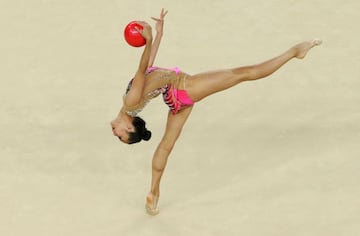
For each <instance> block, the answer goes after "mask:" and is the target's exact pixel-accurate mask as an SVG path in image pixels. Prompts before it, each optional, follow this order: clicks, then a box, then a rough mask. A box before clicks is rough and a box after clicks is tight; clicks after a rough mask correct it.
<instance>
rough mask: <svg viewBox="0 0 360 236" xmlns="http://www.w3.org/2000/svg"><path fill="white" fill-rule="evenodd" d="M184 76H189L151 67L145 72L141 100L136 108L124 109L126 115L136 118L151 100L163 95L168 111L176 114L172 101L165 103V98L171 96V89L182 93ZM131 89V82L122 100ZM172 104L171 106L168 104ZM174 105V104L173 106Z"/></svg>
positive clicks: (171, 99)
mask: <svg viewBox="0 0 360 236" xmlns="http://www.w3.org/2000/svg"><path fill="white" fill-rule="evenodd" d="M186 76H189V75H188V74H186V73H183V72H181V71H180V70H179V69H178V68H174V69H166V68H158V67H152V68H149V69H148V70H147V73H146V74H145V78H146V83H145V89H144V92H143V96H142V100H141V101H140V103H139V104H138V105H136V106H132V107H126V106H125V110H126V113H127V114H128V115H130V116H133V117H134V116H137V114H138V113H139V112H141V111H142V110H143V108H144V107H145V106H146V105H147V104H148V103H149V102H150V100H151V99H153V98H155V97H157V96H159V95H160V94H163V98H164V101H165V103H166V104H167V105H168V106H169V107H170V110H172V111H173V113H177V112H178V109H179V108H177V107H172V106H174V104H173V103H174V101H173V100H174V99H173V98H168V99H167V101H166V97H169V96H171V94H169V91H170V90H171V91H172V89H176V90H181V91H184V89H185V88H184V86H185V83H184V82H185V79H186ZM130 89H131V81H130V83H129V85H128V88H127V90H126V93H125V95H124V98H125V96H126V94H127V93H128V91H129V90H130ZM169 103H172V104H169ZM175 105H176V104H175Z"/></svg>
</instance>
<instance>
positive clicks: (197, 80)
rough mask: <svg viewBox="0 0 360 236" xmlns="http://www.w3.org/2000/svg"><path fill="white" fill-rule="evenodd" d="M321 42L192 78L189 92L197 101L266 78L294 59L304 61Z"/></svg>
mask: <svg viewBox="0 0 360 236" xmlns="http://www.w3.org/2000/svg"><path fill="white" fill-rule="evenodd" d="M320 44H321V41H320V40H312V41H306V42H303V43H300V44H297V45H295V46H293V47H291V48H290V49H289V50H287V51H286V52H284V53H283V54H281V55H279V56H277V57H275V58H272V59H270V60H268V61H265V62H263V63H260V64H257V65H252V66H244V67H238V68H233V69H227V70H219V71H211V72H205V73H201V74H197V75H194V76H191V77H190V78H189V80H188V84H189V85H188V86H187V91H188V93H189V96H190V97H191V98H192V99H193V100H194V101H195V102H197V101H200V100H201V99H203V98H205V97H207V96H209V95H211V94H213V93H216V92H219V91H223V90H225V89H228V88H230V87H232V86H234V85H237V84H238V83H241V82H243V81H249V80H257V79H261V78H265V77H267V76H269V75H271V74H272V73H274V72H275V71H277V70H278V69H279V68H280V67H282V66H283V65H284V64H285V63H287V62H288V61H289V60H291V59H293V58H299V59H303V58H304V57H305V55H306V54H307V52H308V51H309V50H310V49H311V48H312V47H314V46H317V45H320Z"/></svg>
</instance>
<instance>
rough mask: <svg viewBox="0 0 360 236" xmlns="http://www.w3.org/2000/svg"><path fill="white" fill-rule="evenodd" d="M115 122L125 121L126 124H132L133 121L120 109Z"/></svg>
mask: <svg viewBox="0 0 360 236" xmlns="http://www.w3.org/2000/svg"><path fill="white" fill-rule="evenodd" d="M116 119H117V120H124V121H127V122H130V123H131V122H132V120H133V117H131V116H129V115H128V114H127V113H126V112H125V109H124V107H122V108H121V109H120V112H119V114H118V115H117V117H116Z"/></svg>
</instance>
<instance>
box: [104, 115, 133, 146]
mask: <svg viewBox="0 0 360 236" xmlns="http://www.w3.org/2000/svg"><path fill="white" fill-rule="evenodd" d="M110 124H111V128H112V132H113V134H114V136H116V137H118V138H119V140H120V141H121V142H123V143H129V132H135V128H134V126H133V125H132V124H131V123H127V122H124V121H117V120H113V121H111V123H110Z"/></svg>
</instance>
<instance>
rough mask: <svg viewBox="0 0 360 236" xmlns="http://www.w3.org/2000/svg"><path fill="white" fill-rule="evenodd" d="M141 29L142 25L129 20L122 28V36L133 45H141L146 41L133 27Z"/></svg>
mask: <svg viewBox="0 0 360 236" xmlns="http://www.w3.org/2000/svg"><path fill="white" fill-rule="evenodd" d="M135 27H136V28H138V29H143V27H142V25H140V24H138V23H136V22H135V21H131V22H130V23H129V24H127V25H126V27H125V30H124V37H125V40H126V42H127V43H128V44H129V45H131V46H133V47H141V46H144V45H145V43H146V39H145V38H144V37H143V36H142V35H141V34H140V33H139V32H138V31H137V30H136V29H135Z"/></svg>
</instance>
